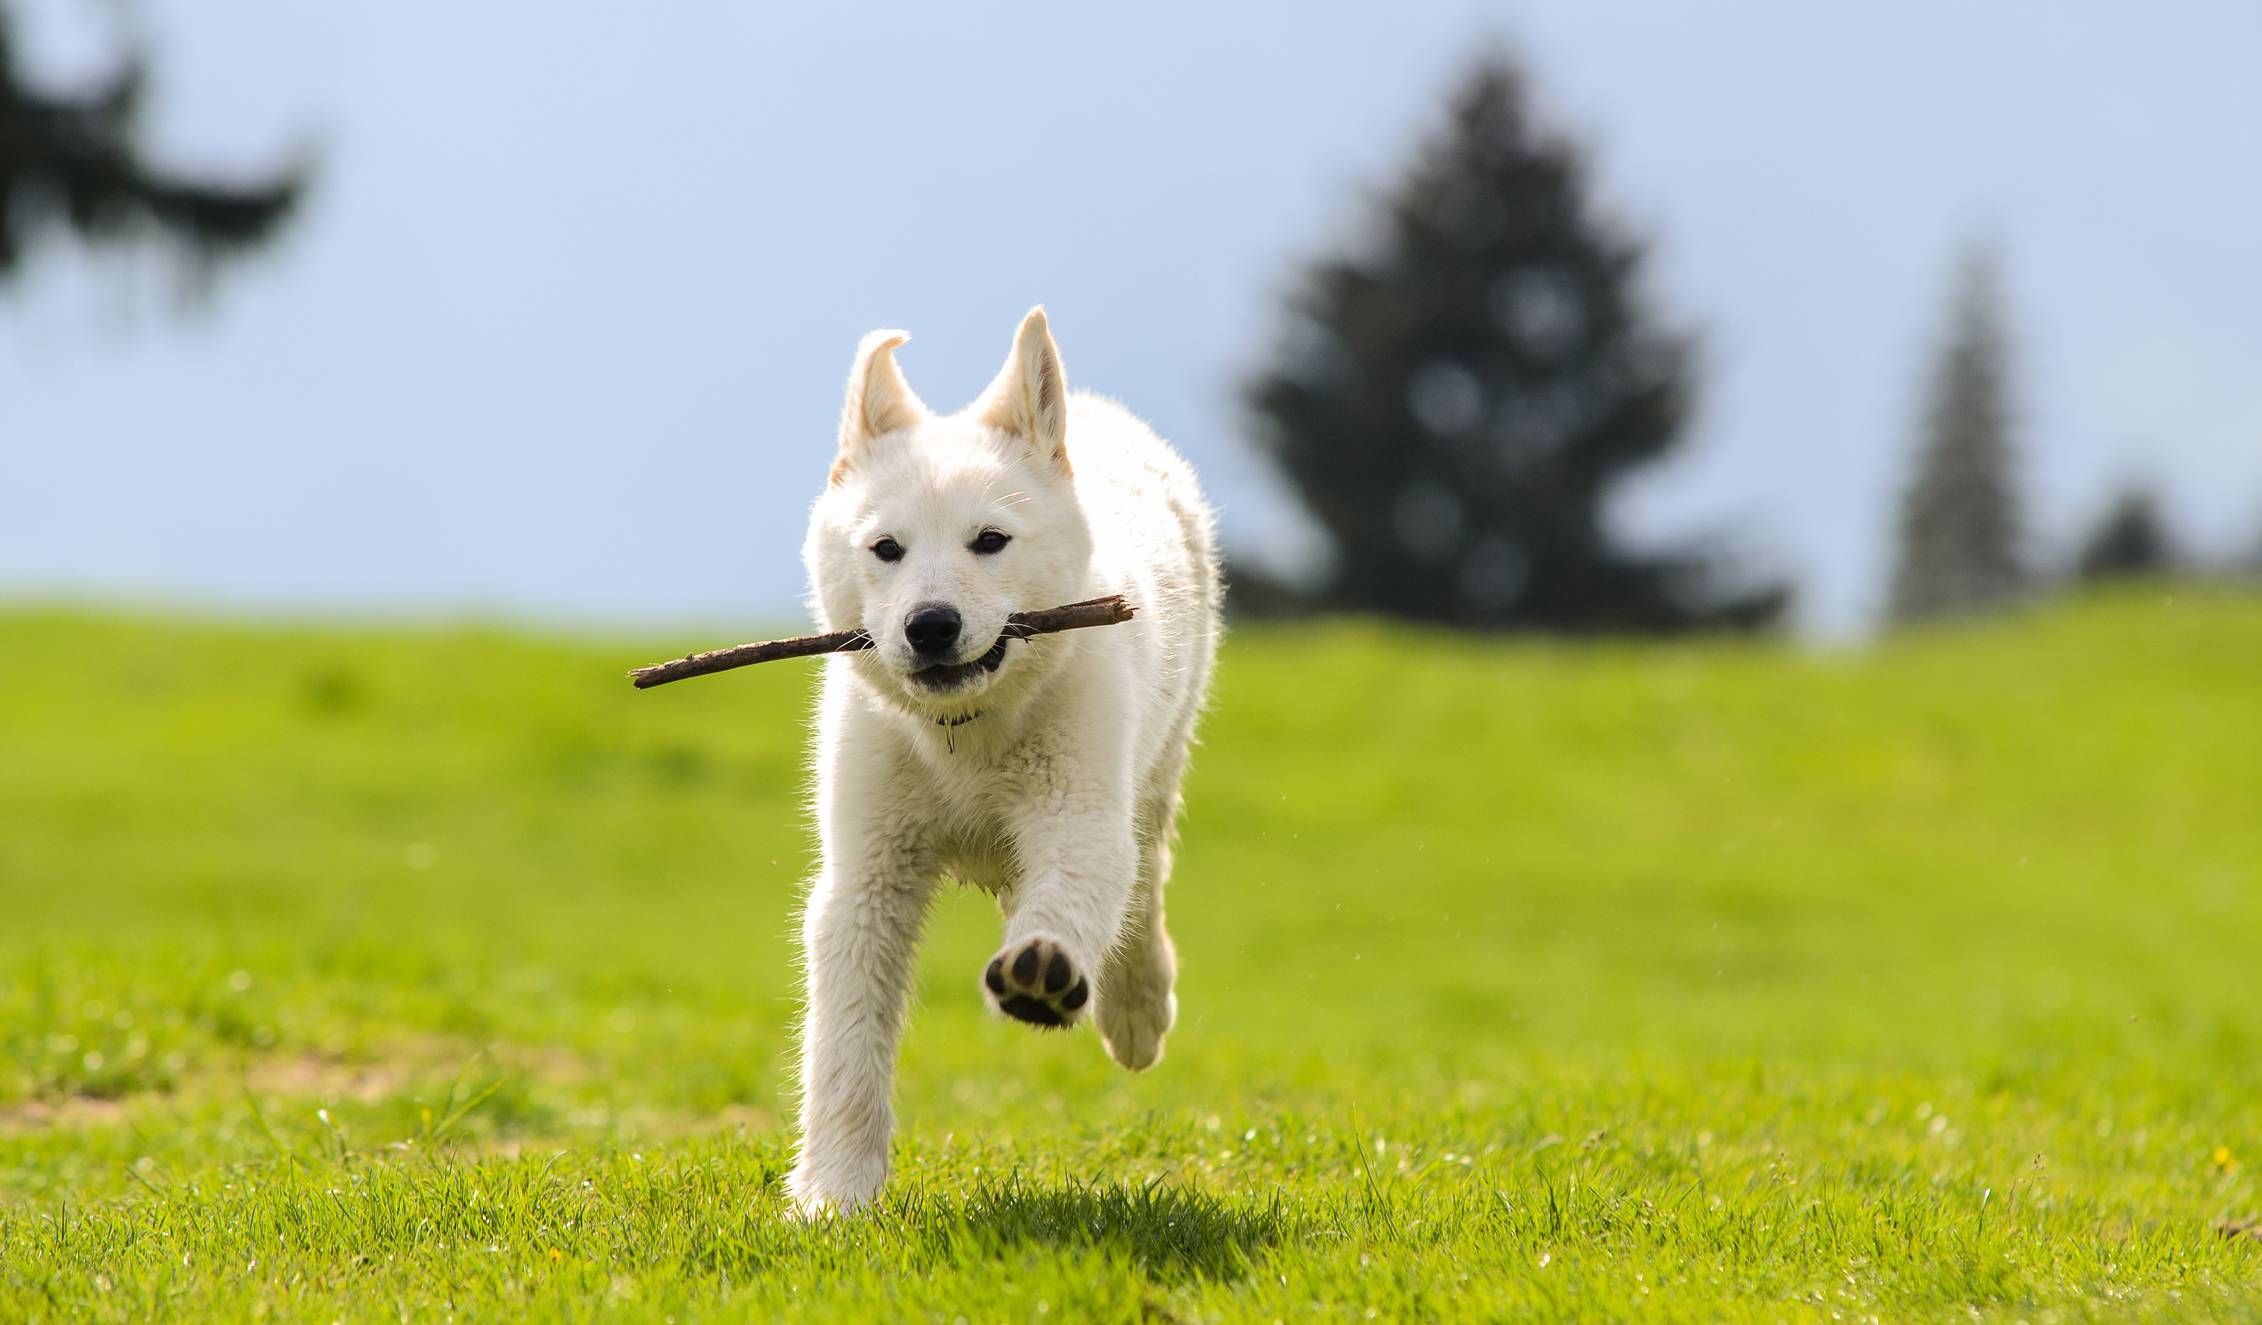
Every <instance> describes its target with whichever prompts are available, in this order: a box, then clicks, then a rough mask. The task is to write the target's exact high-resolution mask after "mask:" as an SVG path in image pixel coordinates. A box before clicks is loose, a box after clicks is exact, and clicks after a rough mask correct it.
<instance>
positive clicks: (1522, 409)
mask: <svg viewBox="0 0 2262 1325" xmlns="http://www.w3.org/2000/svg"><path fill="white" fill-rule="evenodd" d="M1379 220H1380V230H1381V233H1380V234H1379V236H1378V239H1379V243H1378V244H1376V245H1375V246H1374V251H1372V252H1370V253H1365V254H1360V255H1357V256H1344V257H1340V258H1337V259H1334V260H1330V261H1324V262H1321V263H1318V264H1317V265H1315V266H1313V267H1312V268H1311V269H1310V270H1309V271H1308V272H1306V273H1305V274H1304V278H1303V280H1302V281H1301V283H1300V286H1299V287H1298V288H1297V289H1296V291H1295V292H1294V294H1293V295H1292V297H1291V298H1290V299H1289V301H1288V307H1287V309H1286V318H1285V330H1286V334H1285V335H1284V337H1283V339H1282V345H1281V348H1280V351H1279V353H1278V355H1277V357H1276V358H1275V360H1274V361H1273V363H1272V364H1271V366H1270V367H1269V368H1268V369H1267V370H1266V371H1264V372H1263V373H1262V374H1261V375H1259V376H1257V377H1256V378H1255V379H1254V380H1252V381H1251V382H1250V383H1249V384H1248V387H1247V400H1248V403H1249V405H1250V407H1251V412H1252V415H1253V416H1254V421H1255V422H1256V424H1257V427H1258V431H1259V434H1260V438H1259V440H1260V444H1261V445H1263V446H1264V447H1265V449H1266V450H1267V451H1268V452H1269V454H1270V456H1271V458H1272V459H1273V460H1274V461H1275V463H1276V464H1277V465H1278V466H1279V468H1280V471H1281V472H1282V474H1284V475H1285V476H1286V478H1287V479H1288V481H1289V483H1290V484H1291V485H1292V486H1293V487H1294V488H1295V490H1296V491H1297V493H1298V494H1299V495H1300V496H1301V498H1302V500H1303V503H1304V505H1305V506H1306V507H1307V508H1308V509H1309V510H1310V512H1311V514H1312V515H1313V516H1314V517H1315V519H1316V520H1317V522H1318V524H1319V525H1320V527H1321V528H1322V529H1323V530H1324V531H1325V533H1326V535H1327V536H1328V539H1329V541H1330V543H1331V545H1332V550H1333V554H1334V555H1333V559H1332V566H1331V579H1330V581H1329V583H1328V585H1327V589H1326V592H1325V595H1324V597H1325V599H1326V601H1327V602H1328V603H1329V604H1330V605H1333V606H1338V607H1345V608H1350V609H1353V610H1358V611H1368V612H1379V613H1385V614H1389V615H1394V616H1403V617H1410V618H1415V619H1418V620H1425V621H1436V622H1446V623H1451V624H1455V625H1462V626H1475V627H1518V628H1534V629H1542V630H1555V631H1570V632H1588V631H1614V632H1622V631H1641V632H1663V631H1679V630H1687V629H1692V628H1698V627H1705V626H1727V625H1733V626H1756V625H1762V624H1765V623H1767V622H1770V621H1772V620H1773V619H1775V618H1776V617H1777V616H1778V615H1779V613H1780V611H1781V609H1782V607H1783V605H1784V603H1785V601H1786V599H1787V594H1786V593H1785V592H1784V591H1783V590H1782V589H1779V588H1767V589H1761V590H1758V591H1749V592H1745V593H1742V594H1740V595H1732V594H1723V593H1721V592H1720V589H1719V586H1718V583H1717V581H1718V580H1719V579H1720V578H1721V576H1720V575H1719V573H1718V571H1717V568H1715V567H1713V566H1711V565H1710V564H1708V563H1707V562H1706V561H1705V560H1704V559H1702V558H1700V557H1696V556H1691V555H1687V554H1666V555H1659V554H1646V553H1642V552H1638V551H1634V550H1632V549H1629V548H1626V547H1623V546H1620V545H1619V544H1618V542H1617V541H1616V539H1615V538H1614V536H1613V535H1612V533H1611V531H1610V530H1609V528H1608V524H1607V521H1606V519H1605V505H1606V499H1607V498H1608V497H1609V495H1610V493H1611V491H1612V489H1613V487H1614V485H1616V484H1617V483H1618V482H1619V481H1620V480H1621V479H1623V478H1625V477H1626V476H1628V475H1629V474H1631V473H1633V472H1634V471H1635V470H1637V469H1639V468H1640V467H1642V466H1644V465H1647V464H1651V463H1653V462H1655V461H1657V460H1659V459H1662V458H1664V457H1665V456H1666V455H1668V454H1670V453H1671V452H1672V451H1673V449H1674V448H1675V447H1676V446H1677V445H1678V444H1679V442H1680V440H1681V435H1682V432H1681V430H1682V424H1683V421H1684V419H1685V418H1686V416H1687V413H1688V409H1689V398H1690V391H1691V384H1690V373H1691V369H1690V359H1691V354H1692V349H1693V347H1692V343H1691V340H1690V338H1689V337H1688V336H1687V335H1685V334H1683V333H1681V332H1679V331H1677V330H1674V329H1671V328H1667V327H1663V326H1660V325H1658V324H1657V323H1656V321H1655V320H1654V318H1653V317H1652V315H1651V313H1650V311H1649V309H1648V308H1647V307H1646V305H1645V303H1644V300H1643V298H1642V296H1641V291H1640V290H1639V288H1638V285H1639V282H1638V279H1637V277H1638V273H1639V269H1640V266H1641V260H1642V249H1641V246H1640V245H1639V244H1638V243H1636V242H1635V241H1634V240H1633V239H1631V238H1630V237H1628V236H1627V235H1625V234H1623V233H1622V232H1620V231H1619V230H1618V229H1617V228H1616V227H1614V226H1612V225H1610V224H1608V223H1607V222H1605V221H1604V220H1603V219H1602V218H1600V217H1598V216H1597V215H1595V214H1594V210H1593V208H1592V207H1591V206H1590V204H1589V203H1588V201H1587V198H1586V185H1585V179H1584V175H1583V170H1582V167H1581V163H1580V160H1579V157H1578V154H1577V153H1576V151H1575V150H1574V149H1573V146H1572V145H1571V144H1570V143H1569V142H1567V141H1565V140H1564V139H1563V138H1561V137H1560V136H1557V135H1555V134H1553V133H1549V132H1546V131H1543V130H1542V129H1541V128H1540V127H1539V126H1537V125H1535V124H1534V123H1533V121H1532V118H1531V114H1530V111H1529V109H1528V108H1527V105H1526V98H1525V93H1524V88H1523V83H1522V79H1521V77H1520V75H1519V73H1518V71H1517V70H1516V69H1515V68H1514V66H1512V65H1511V64H1509V63H1508V62H1507V61H1506V60H1504V59H1500V58H1497V57H1496V58H1492V59H1489V60H1486V61H1484V62H1482V63H1480V64H1479V65H1478V66H1477V67H1476V68H1475V69H1474V70H1473V71H1472V72H1471V74H1470V76H1469V77H1468V79H1467V80H1466V82H1465V83H1464V84H1463V85H1462V86H1461V87H1460V89H1459V90H1458V92H1457V94H1456V95H1455V96H1454V97H1453V98H1452V99H1451V102H1450V113H1449V116H1448V118H1447V122H1446V124H1445V126H1444V128H1443V131H1442V132H1441V133H1439V134H1437V135H1436V136H1435V137H1434V138H1433V140H1432V141H1430V142H1429V143H1428V144H1427V145H1426V146H1425V147H1424V148H1423V150H1422V151H1421V152H1420V154H1419V156H1418V158H1417V160H1416V161H1415V163H1414V164H1413V166H1412V167H1411V169H1410V170H1409V171H1408V173H1407V175H1406V176H1405V178H1404V179H1403V180H1402V181H1401V182H1400V183H1399V184H1398V185H1397V187H1396V188H1395V190H1394V191H1393V192H1392V193H1391V194H1390V195H1389V196H1388V198H1387V199H1386V200H1385V205H1384V208H1383V212H1382V215H1381V217H1380V218H1379Z"/></svg>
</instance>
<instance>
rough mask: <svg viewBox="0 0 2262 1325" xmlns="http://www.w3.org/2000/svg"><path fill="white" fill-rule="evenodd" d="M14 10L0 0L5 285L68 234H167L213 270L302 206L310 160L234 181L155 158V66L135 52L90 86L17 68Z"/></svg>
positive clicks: (123, 241)
mask: <svg viewBox="0 0 2262 1325" xmlns="http://www.w3.org/2000/svg"><path fill="white" fill-rule="evenodd" d="M12 17H13V16H12V15H11V13H10V10H9V7H8V6H7V5H6V3H5V2H4V0H0V284H4V283H6V281H7V280H8V279H9V278H10V277H11V276H14V275H16V274H17V273H18V272H19V270H20V268H21V265H22V264H23V262H24V261H25V259H26V257H27V256H29V255H30V254H31V253H33V252H34V251H36V250H35V246H36V244H37V243H38V242H39V241H40V240H42V239H44V238H45V237H46V236H48V235H49V234H51V233H62V232H69V233H73V234H76V235H77V236H79V237H80V238H81V239H83V240H85V241H87V242H88V243H90V244H94V245H99V246H105V247H123V246H126V245H129V244H134V243H140V242H146V241H151V240H155V241H161V242H163V243H165V244H167V245H169V246H170V247H172V248H173V249H175V250H176V251H177V252H179V253H180V254H181V255H182V256H183V257H185V258H187V259H188V260H189V262H190V264H191V269H192V271H195V272H197V273H199V274H202V273H208V272H209V271H210V270H211V269H212V268H213V267H214V266H215V265H216V264H217V263H218V262H219V261H220V260H221V259H223V258H227V257H229V256H232V255H235V254H238V253H242V252H245V251H247V250H249V249H252V248H254V247H256V246H258V245H259V244H260V243H262V242H263V241H265V240H267V239H269V238H270V237H272V236H273V235H274V234H275V232H276V229H277V227H278V226H280V225H281V224H282V222H283V221H284V219H285V218H287V217H288V216H289V215H290V214H291V212H292V209H293V208H294V207H295V206H296V204H297V203H298V200H299V197H300V195H301V193H302V192H303V191H304V189H305V187H306V183H307V178H308V172H307V169H306V168H305V167H304V166H301V165H294V166H288V167H285V168H282V169H279V170H274V171H270V172H267V173H264V174H258V175H250V176H245V177H243V178H240V179H233V180H230V179H222V178H219V177H215V176H204V177H197V176H192V175H188V174H183V173H177V172H174V171H170V170H166V169H163V168H161V167H159V166H157V165H155V164H153V163H152V162H150V161H149V160H148V158H147V157H145V156H144V155H143V153H142V150H141V147H140V144H139V140H140V137H141V110H142V101H143V92H144V90H145V88H146V86H147V81H148V66H147V64H146V63H145V62H144V61H143V60H142V59H141V58H140V57H139V56H138V55H129V56H127V57H126V58H125V59H123V60H121V61H120V62H119V64H118V67H117V68H116V69H115V70H113V71H112V72H110V73H109V74H107V75H105V76H104V77H102V78H99V79H96V80H94V81H93V82H91V83H90V84H89V85H87V86H85V87H81V88H77V89H72V90H56V89H45V88H41V87H38V86H35V85H34V83H33V81H32V80H31V79H30V78H29V77H28V76H27V75H26V74H25V72H24V71H23V70H22V69H20V68H18V67H17V60H16V51H15V46H14V43H13V42H12V40H11V32H12V23H11V20H12Z"/></svg>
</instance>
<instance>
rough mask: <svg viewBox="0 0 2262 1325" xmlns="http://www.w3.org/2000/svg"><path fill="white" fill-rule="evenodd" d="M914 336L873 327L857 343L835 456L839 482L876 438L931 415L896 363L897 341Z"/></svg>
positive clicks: (849, 374)
mask: <svg viewBox="0 0 2262 1325" xmlns="http://www.w3.org/2000/svg"><path fill="white" fill-rule="evenodd" d="M910 339H911V337H910V336H909V335H908V334H906V333H904V332H901V331H875V332H873V333H872V334H871V335H869V336H866V337H865V338H864V340H863V343H861V344H859V345H858V346H857V347H856V362H855V363H853V364H851V365H850V366H849V369H848V401H847V403H846V404H845V405H843V406H842V408H841V412H840V456H839V458H837V459H836V460H834V461H833V473H832V481H833V482H835V483H838V482H840V480H841V476H842V475H844V474H846V473H847V472H848V467H849V466H850V465H852V464H854V463H855V462H856V460H857V459H858V458H859V457H861V456H862V455H863V454H864V452H865V450H866V449H867V448H869V447H870V445H871V443H872V439H873V438H875V437H881V436H884V435H886V434H888V433H891V432H894V431H896V430H897V429H899V428H909V427H913V426H915V425H917V424H918V423H919V422H920V421H921V420H922V419H925V418H926V417H927V407H926V406H925V405H923V404H921V403H920V401H919V397H917V396H915V395H913V394H911V387H910V386H909V385H908V384H907V383H905V382H904V380H903V373H902V370H900V369H898V368H897V367H896V366H895V347H896V346H898V345H901V344H903V343H904V342H905V341H907V340H910Z"/></svg>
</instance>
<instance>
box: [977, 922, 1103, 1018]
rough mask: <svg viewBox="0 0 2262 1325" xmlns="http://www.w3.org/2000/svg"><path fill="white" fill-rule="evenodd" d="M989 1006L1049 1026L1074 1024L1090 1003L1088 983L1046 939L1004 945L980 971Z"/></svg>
mask: <svg viewBox="0 0 2262 1325" xmlns="http://www.w3.org/2000/svg"><path fill="white" fill-rule="evenodd" d="M982 991H983V992H984V993H986V994H988V995H989V999H990V1005H991V1006H992V1007H995V1008H996V1009H997V1010H998V1011H1000V1012H1002V1013H1004V1014H1005V1015H1006V1016H1008V1017H1011V1018H1013V1019H1014V1020H1015V1021H1025V1022H1027V1023H1029V1024H1030V1025H1031V1026H1043V1027H1046V1028H1048V1029H1049V1028H1053V1027H1059V1026H1070V1025H1074V1024H1075V1022H1076V1019H1077V1017H1079V1016H1081V1015H1082V1014H1083V1011H1084V1005H1085V1004H1087V1003H1089V1002H1091V1001H1092V984H1091V981H1089V980H1088V979H1086V978H1085V976H1084V972H1083V970H1082V969H1081V968H1080V967H1078V965H1077V963H1076V959H1075V958H1073V957H1070V956H1069V955H1068V952H1067V950H1066V949H1064V948H1063V947H1061V945H1060V944H1058V943H1055V942H1053V941H1052V940H1050V939H1023V940H1021V941H1019V942H1017V943H1008V944H1006V945H1005V950H1004V951H1003V952H1000V953H999V954H998V955H997V956H995V957H992V958H990V964H989V965H988V966H987V967H985V968H984V969H983V971H982Z"/></svg>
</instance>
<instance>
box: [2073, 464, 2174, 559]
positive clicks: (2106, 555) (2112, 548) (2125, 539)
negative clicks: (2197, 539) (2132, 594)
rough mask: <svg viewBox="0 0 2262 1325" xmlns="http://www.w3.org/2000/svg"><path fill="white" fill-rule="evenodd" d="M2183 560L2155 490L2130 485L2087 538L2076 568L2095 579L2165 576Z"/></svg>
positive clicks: (2114, 501)
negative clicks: (2155, 495)
mask: <svg viewBox="0 0 2262 1325" xmlns="http://www.w3.org/2000/svg"><path fill="white" fill-rule="evenodd" d="M2180 561H2181V558H2180V557H2179V556H2178V554H2177V552H2176V546H2175V541H2174V540H2173V539H2172V538H2170V537H2169V536H2168V528H2167V521H2166V520H2165V519H2163V518H2162V516H2161V514H2160V503H2159V501H2158V499H2157V498H2155V497H2154V496H2153V494H2152V490H2151V489H2149V488H2145V487H2130V488H2126V489H2123V490H2122V492H2121V494H2120V495H2119V496H2118V497H2116V498H2114V500H2113V504H2112V506H2111V507H2110V508H2108V509H2107V510H2106V512H2105V517H2104V519H2102V520H2100V521H2098V523H2097V527H2096V528H2095V529H2093V530H2091V531H2090V534H2089V537H2088V538H2087V539H2085V540H2083V542H2082V545H2081V555H2080V557H2079V559H2078V560H2077V561H2076V562H2075V566H2074V570H2075V573H2076V574H2077V575H2079V576H2080V577H2081V578H2082V579H2084V580H2089V581H2093V582H2094V581H2099V580H2116V579H2129V578H2132V577H2136V576H2144V575H2165V574H2168V573H2169V572H2171V571H2173V570H2175V569H2176V568H2177V566H2178V564H2179V563H2180Z"/></svg>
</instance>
